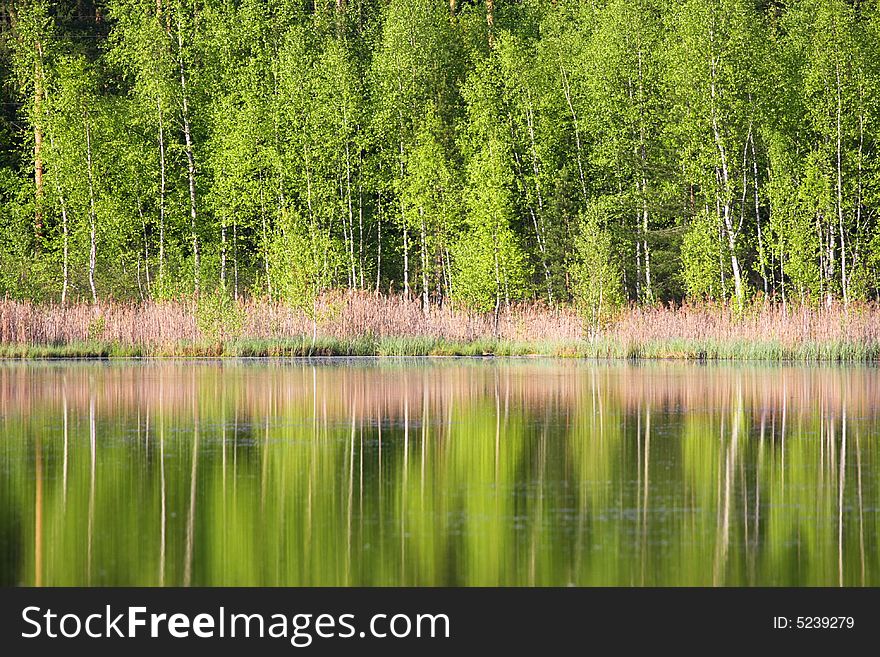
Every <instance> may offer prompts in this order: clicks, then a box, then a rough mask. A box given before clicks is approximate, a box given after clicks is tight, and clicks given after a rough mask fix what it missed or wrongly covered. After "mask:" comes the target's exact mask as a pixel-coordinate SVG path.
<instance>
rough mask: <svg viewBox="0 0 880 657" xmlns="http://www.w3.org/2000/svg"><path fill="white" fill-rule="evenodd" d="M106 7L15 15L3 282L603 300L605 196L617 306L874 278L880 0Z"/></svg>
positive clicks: (0, 241)
mask: <svg viewBox="0 0 880 657" xmlns="http://www.w3.org/2000/svg"><path fill="white" fill-rule="evenodd" d="M100 4H101V7H102V12H103V13H102V17H101V18H102V19H101V20H100V21H98V20H95V21H91V20H82V19H83V18H85V17H84V16H81V14H82V13H83V12H88V11H91V9H90V8H91V7H92V5H89V4H88V3H86V5H83V7H79V6H77V7H76V8H74V7H73V5H72V4H71V3H70V2H69V1H68V0H64V1H62V2H56V3H49V2H46V1H45V0H24V1H22V2H17V3H15V14H16V15H15V19H14V20H11V21H8V22H7V23H5V24H4V29H3V31H2V35H0V38H2V47H0V78H2V79H0V95H2V105H0V107H2V110H0V221H2V225H3V226H4V231H3V234H2V235H0V292H2V293H3V294H9V295H10V296H13V297H16V298H30V299H38V300H53V299H54V300H59V301H60V300H61V299H62V298H63V299H64V300H65V301H66V300H75V299H81V298H95V299H96V298H99V297H105V298H110V297H112V298H119V299H131V298H157V299H167V298H175V297H179V296H186V295H189V294H194V293H195V292H196V289H197V287H199V286H201V287H204V289H211V288H213V287H214V286H215V285H219V284H225V285H226V287H227V289H228V290H229V292H230V294H232V296H234V297H240V296H242V295H248V294H250V295H263V294H269V295H271V296H273V297H276V298H283V299H285V300H287V301H289V302H290V303H292V304H293V305H295V306H297V307H300V308H302V309H303V310H304V311H305V312H312V311H310V310H308V309H309V308H315V307H316V304H315V299H316V298H317V297H318V295H320V293H321V291H323V290H326V289H328V288H339V287H345V288H348V289H351V290H354V289H370V290H382V291H384V290H389V289H398V290H399V289H401V288H404V287H405V288H406V289H407V290H409V291H411V292H414V291H417V292H418V293H419V295H420V296H421V298H422V299H423V304H425V305H430V304H433V303H442V302H443V300H444V299H447V298H452V299H457V300H458V301H460V302H462V303H466V304H468V305H471V306H473V307H477V308H482V309H484V310H497V309H499V308H500V307H501V306H503V305H506V304H508V303H511V302H513V301H515V300H517V299H522V298H538V297H541V298H544V299H546V300H547V302H548V303H550V304H551V305H555V304H557V303H559V302H562V303H567V302H570V301H572V300H575V301H577V302H578V303H581V301H582V300H579V299H581V297H582V295H583V290H582V289H579V288H578V283H577V279H576V277H572V276H571V273H572V267H574V266H575V265H573V256H574V252H575V251H577V249H576V248H575V246H576V243H577V242H578V240H580V239H581V237H580V236H581V231H582V229H583V221H582V220H581V219H580V218H582V217H589V216H590V215H591V213H593V212H594V211H595V208H596V207H599V206H601V207H602V213H601V221H600V222H599V223H600V225H601V231H607V232H608V234H610V235H612V236H613V246H614V250H615V254H616V255H615V265H616V267H617V271H618V275H619V279H620V281H621V283H620V285H621V294H622V297H623V301H635V302H638V303H652V302H654V301H656V300H663V301H669V300H675V301H679V300H681V298H682V296H691V297H708V298H713V299H719V300H720V299H724V300H734V301H735V302H736V303H737V304H738V305H740V306H742V305H743V303H744V301H745V299H746V298H747V297H748V294H749V290H750V289H757V290H766V294H767V296H768V297H769V298H770V299H775V300H787V299H789V298H791V299H798V300H801V301H810V302H813V303H816V302H823V303H833V302H834V301H835V300H838V299H839V300H841V301H843V302H844V303H845V304H849V303H850V302H851V301H857V300H861V299H870V298H873V299H876V298H877V295H878V294H880V290H878V284H877V280H878V274H880V265H878V256H877V253H878V250H880V248H878V247H877V237H876V236H877V235H878V234H880V228H878V226H880V212H878V209H880V160H878V157H877V153H878V144H880V121H878V120H877V119H878V112H877V107H878V105H880V65H878V62H880V10H878V5H877V3H876V2H868V3H856V4H854V3H852V2H848V1H847V0H793V1H792V2H787V3H778V2H774V3H757V4H756V3H754V2H751V1H750V0H686V1H684V2H672V1H671V0H633V1H625V0H608V1H606V2H598V3H597V2H587V1H586V0H565V1H560V2H555V3H546V2H544V3H535V2H525V3H496V5H497V6H496V7H495V10H496V13H495V22H494V28H493V30H492V35H491V37H490V35H489V33H488V29H487V25H486V15H485V7H481V6H480V5H474V4H472V3H458V8H457V10H456V15H455V16H454V17H450V15H449V12H450V7H449V6H448V5H447V4H446V3H443V2H437V1H436V0H391V1H390V2H377V1H374V0H363V1H359V2H356V3H342V4H341V5H339V6H338V7H336V6H331V5H332V3H331V5H326V6H317V5H316V6H315V7H311V6H310V7H308V8H306V7H305V6H303V5H301V3H295V2H290V1H288V0H285V1H283V2H278V3H274V4H273V5H272V7H271V8H270V7H269V6H268V5H267V4H266V3H264V2H262V1H258V0H243V1H242V2H208V1H207V0H184V1H181V2H174V3H160V4H159V5H157V4H156V3H155V2H153V1H152V0H108V1H107V2H106V3H100ZM95 18H97V16H96V17H95ZM38 172H42V180H41V181H40V180H38V179H39V173H38ZM292 217H296V218H297V219H296V221H293V220H292V219H291V218H292ZM585 221H586V220H585ZM603 235H604V233H603ZM603 239H604V238H603ZM599 242H601V240H599ZM596 243H597V244H598V242H596ZM682 286H683V287H682ZM587 306H588V307H589V306H591V304H590V303H587Z"/></svg>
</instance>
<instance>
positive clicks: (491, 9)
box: [486, 0, 495, 48]
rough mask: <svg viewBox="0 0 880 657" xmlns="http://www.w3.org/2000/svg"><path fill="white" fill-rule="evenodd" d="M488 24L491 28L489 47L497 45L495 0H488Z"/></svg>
mask: <svg viewBox="0 0 880 657" xmlns="http://www.w3.org/2000/svg"><path fill="white" fill-rule="evenodd" d="M486 26H487V27H488V28H489V47H490V48H494V47H495V0H486Z"/></svg>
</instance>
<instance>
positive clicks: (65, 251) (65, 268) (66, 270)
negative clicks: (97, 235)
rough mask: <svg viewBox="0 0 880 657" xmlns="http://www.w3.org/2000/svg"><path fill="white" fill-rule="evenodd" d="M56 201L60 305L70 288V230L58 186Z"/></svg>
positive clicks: (65, 207)
mask: <svg viewBox="0 0 880 657" xmlns="http://www.w3.org/2000/svg"><path fill="white" fill-rule="evenodd" d="M58 199H59V201H60V203H61V239H62V242H61V268H62V273H63V276H64V282H63V283H62V284H61V305H62V306H63V305H64V304H65V303H67V289H68V287H70V229H69V223H68V220H67V203H65V201H64V192H62V191H61V185H60V184H59V185H58Z"/></svg>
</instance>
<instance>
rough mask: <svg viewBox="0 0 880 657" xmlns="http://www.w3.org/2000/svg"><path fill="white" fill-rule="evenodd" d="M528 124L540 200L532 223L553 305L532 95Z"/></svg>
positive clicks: (548, 300) (536, 190) (548, 298)
mask: <svg viewBox="0 0 880 657" xmlns="http://www.w3.org/2000/svg"><path fill="white" fill-rule="evenodd" d="M526 124H527V126H528V129H529V145H530V151H531V160H532V174H533V175H534V177H535V196H536V200H537V202H538V210H537V212H535V210H534V209H533V208H532V209H530V211H531V215H532V224H533V225H534V228H535V239H536V240H537V242H538V250H540V252H541V266H542V267H543V269H544V280H545V282H546V284H547V303H549V304H550V305H551V306H552V305H553V278H552V276H551V274H550V265H549V262H548V258H547V238H546V235H545V234H544V221H543V219H544V195H543V193H542V191H541V167H540V164H539V160H538V149H537V146H536V144H535V142H536V140H535V121H534V110H533V108H532V100H531V97H529V98H528V102H527V105H526Z"/></svg>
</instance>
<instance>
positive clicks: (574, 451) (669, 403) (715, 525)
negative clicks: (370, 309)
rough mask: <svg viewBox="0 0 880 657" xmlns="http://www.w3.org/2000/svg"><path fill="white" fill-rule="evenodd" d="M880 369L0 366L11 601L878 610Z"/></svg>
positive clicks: (527, 363)
mask: <svg viewBox="0 0 880 657" xmlns="http://www.w3.org/2000/svg"><path fill="white" fill-rule="evenodd" d="M878 414H880V370H878V369H876V368H868V367H865V368H857V367H849V368H836V367H787V366H724V365H705V366H701V365H690V364H679V363H647V364H632V363H623V362H620V363H595V362H585V361H552V360H530V359H529V360H526V359H524V360H479V359H477V360H467V359H435V360H424V359H411V360H374V359H363V360H347V359H346V360H333V361H329V360H328V361H283V362H282V361H260V360H255V361H226V362H215V361H198V362H187V361H152V362H146V363H137V362H132V363H113V364H107V363H73V364H71V363H29V364H14V363H8V362H7V363H3V364H0V584H6V585H35V584H36V585H143V586H152V585H175V586H179V585H184V586H185V585H293V586H299V585H539V586H544V585H554V586H567V585H578V586H580V585H627V586H629V585H636V586H640V585H728V586H730V585H734V586H736V585H820V586H837V585H840V584H843V585H873V586H877V585H880V556H878V555H880V479H878V475H880V417H878Z"/></svg>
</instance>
